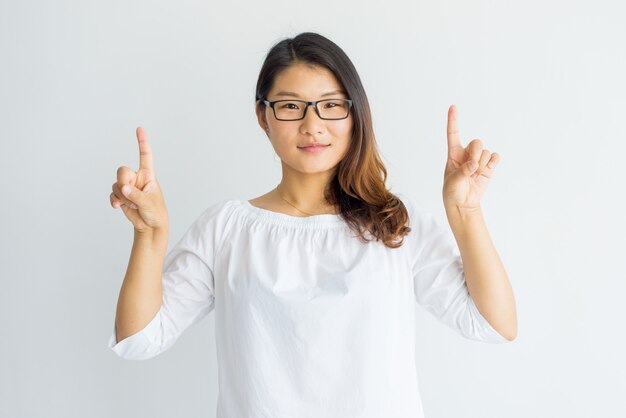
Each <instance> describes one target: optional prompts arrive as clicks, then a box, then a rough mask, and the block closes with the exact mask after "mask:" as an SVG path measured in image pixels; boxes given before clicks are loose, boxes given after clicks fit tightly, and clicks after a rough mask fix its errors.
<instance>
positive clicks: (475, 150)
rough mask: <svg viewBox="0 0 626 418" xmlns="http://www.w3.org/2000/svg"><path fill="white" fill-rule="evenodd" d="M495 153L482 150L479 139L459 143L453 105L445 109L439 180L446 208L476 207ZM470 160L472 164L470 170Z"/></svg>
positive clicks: (483, 190)
mask: <svg viewBox="0 0 626 418" xmlns="http://www.w3.org/2000/svg"><path fill="white" fill-rule="evenodd" d="M499 161H500V156H499V155H498V153H495V152H494V153H493V154H491V153H490V152H489V151H488V150H486V149H483V143H482V141H481V140H480V139H474V140H472V141H471V142H470V143H469V145H468V146H467V147H466V148H463V147H462V146H461V140H460V137H459V128H458V125H457V111H456V106H455V105H452V106H450V108H449V109H448V161H447V163H446V169H445V173H444V180H443V201H444V205H445V206H446V208H458V210H461V211H472V210H476V209H478V208H480V199H481V198H482V196H483V194H484V193H485V190H486V189H487V185H488V184H489V180H490V179H491V177H492V175H493V172H494V169H495V167H496V165H497V164H498V163H499ZM471 163H476V167H474V168H473V169H472V167H470V164H471Z"/></svg>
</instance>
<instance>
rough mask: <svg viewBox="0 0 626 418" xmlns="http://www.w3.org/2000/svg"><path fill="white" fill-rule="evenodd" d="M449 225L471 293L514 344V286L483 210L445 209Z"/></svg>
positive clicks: (494, 323) (489, 319)
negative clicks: (490, 233) (493, 241)
mask: <svg viewBox="0 0 626 418" xmlns="http://www.w3.org/2000/svg"><path fill="white" fill-rule="evenodd" d="M446 215H447V217H448V222H449V223H450V227H451V229H452V232H453V234H454V237H455V239H456V242H457V244H458V247H459V251H460V253H461V258H462V260H463V270H464V272H465V279H466V283H467V287H468V290H469V293H470V295H471V297H472V300H473V301H474V303H475V305H476V307H477V308H478V310H479V311H480V312H481V314H482V315H483V316H484V317H485V319H487V321H489V323H490V324H491V325H492V326H493V328H494V329H495V330H497V331H498V332H499V333H501V334H502V335H503V336H505V337H506V338H507V339H508V340H509V341H512V340H514V339H515V337H516V336H517V314H516V308H515V298H514V296H513V290H512V288H511V283H510V282H509V278H508V276H507V274H506V271H505V270H504V266H503V265H502V262H501V261H500V258H499V256H498V253H497V252H496V249H495V247H494V245H493V243H492V242H491V238H490V236H489V232H488V231H487V226H486V225H485V221H484V219H483V215H482V210H481V209H480V207H478V208H477V209H474V210H470V211H467V210H464V211H462V210H459V209H458V208H457V207H451V206H450V205H446Z"/></svg>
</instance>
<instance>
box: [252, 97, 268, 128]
mask: <svg viewBox="0 0 626 418" xmlns="http://www.w3.org/2000/svg"><path fill="white" fill-rule="evenodd" d="M265 110H267V108H266V109H265ZM265 110H263V111H262V110H261V102H260V101H257V102H256V106H255V112H256V118H257V121H258V122H259V126H260V127H261V129H263V130H264V131H265V132H267V130H268V128H269V125H268V124H267V119H266V118H265Z"/></svg>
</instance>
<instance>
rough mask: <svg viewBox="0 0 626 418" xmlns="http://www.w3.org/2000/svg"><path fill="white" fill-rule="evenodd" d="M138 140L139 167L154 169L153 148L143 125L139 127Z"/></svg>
mask: <svg viewBox="0 0 626 418" xmlns="http://www.w3.org/2000/svg"><path fill="white" fill-rule="evenodd" d="M137 141H138V142H139V168H140V169H141V168H145V169H146V170H150V171H154V169H153V168H154V167H153V165H152V148H151V147H150V143H149V142H148V135H146V131H144V130H143V128H142V127H141V126H139V127H137Z"/></svg>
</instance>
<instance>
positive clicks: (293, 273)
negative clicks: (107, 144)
mask: <svg viewBox="0 0 626 418" xmlns="http://www.w3.org/2000/svg"><path fill="white" fill-rule="evenodd" d="M395 195H396V196H397V197H398V198H400V199H401V200H402V202H403V203H404V204H405V206H406V208H407V210H408V211H409V218H410V221H409V226H410V227H411V228H412V231H411V232H409V234H408V235H407V236H405V237H404V243H403V245H402V246H401V247H399V248H396V249H392V248H389V247H386V246H385V245H384V244H382V242H380V241H371V242H370V243H368V244H364V243H362V242H361V241H360V240H359V239H358V238H356V237H355V236H354V233H353V232H352V230H350V228H349V227H348V225H347V224H346V223H345V221H344V220H343V219H342V218H341V215H338V214H336V215H335V214H325V215H315V216H309V217H297V216H290V215H286V214H283V213H278V212H273V211H269V210H266V209H261V208H258V207H255V206H252V205H251V204H250V202H248V201H247V200H239V199H226V200H222V201H219V202H217V203H215V204H212V205H211V206H209V207H208V208H207V209H206V210H205V211H204V212H203V213H202V214H201V215H200V216H199V217H198V219H197V220H196V221H195V222H194V223H193V224H192V225H191V226H190V228H189V229H188V230H187V232H185V234H184V235H183V237H182V238H181V239H180V240H179V241H178V243H177V244H176V245H175V246H174V247H173V248H172V249H171V250H170V251H169V252H168V253H167V255H166V257H165V261H164V269H163V276H162V280H163V303H162V306H161V308H160V310H159V312H158V313H157V314H156V316H155V317H154V319H152V320H151V322H149V323H148V324H147V325H146V326H145V328H144V329H142V330H141V331H138V332H137V333H135V334H134V335H131V336H129V337H127V338H125V339H123V340H122V341H120V342H117V340H116V333H115V324H114V325H113V334H112V335H111V337H110V339H109V347H110V348H111V349H112V350H113V351H114V352H115V353H116V354H117V355H119V356H120V357H122V358H125V359H132V360H144V359H149V358H152V357H155V356H157V355H158V354H160V353H162V352H163V351H165V350H167V349H168V348H170V347H171V346H172V345H173V344H174V343H175V342H176V340H177V339H178V337H179V336H180V335H181V334H182V333H183V332H184V331H185V329H187V328H188V327H189V326H191V325H193V324H195V323H197V322H198V321H200V320H201V319H203V318H204V317H205V316H206V315H207V314H209V313H210V312H211V311H213V310H215V339H216V347H217V361H218V382H219V396H218V404H217V417H218V418H252V417H254V418H260V417H263V418H265V417H267V418H294V417H299V418H308V417H311V418H312V417H315V418H320V417H325V418H335V417H336V418H347V417H360V418H380V417H386V418H395V417H397V418H408V417H411V418H413V417H417V418H420V417H423V410H422V404H421V398H420V395H419V393H418V384H417V376H416V368H415V305H416V302H417V303H419V304H420V305H421V306H423V307H424V308H425V309H426V310H427V311H428V312H430V313H431V314H433V315H434V316H435V317H436V318H437V319H438V320H440V321H441V322H442V323H444V324H446V325H447V326H449V327H451V328H452V329H454V330H455V331H457V332H458V333H459V334H460V335H462V336H464V337H465V338H469V339H472V340H477V341H482V342H487V343H504V342H508V341H509V340H507V339H506V338H504V337H503V336H502V335H500V334H499V333H498V332H497V331H496V330H495V329H494V328H492V326H491V325H490V324H489V322H487V320H486V319H485V318H484V317H483V316H482V315H481V313H480V312H479V311H478V309H477V307H476V305H475V304H474V302H473V301H472V299H471V297H470V295H469V292H468V289H467V285H466V283H465V278H464V273H463V265H462V260H461V256H460V252H459V250H458V247H457V245H456V241H455V239H454V235H453V234H452V231H451V230H450V229H449V228H448V227H447V226H442V225H441V224H439V223H438V221H436V219H435V218H434V217H433V216H432V215H431V214H430V213H428V212H427V211H425V210H424V209H423V208H422V207H420V206H418V205H417V204H415V203H414V202H412V201H411V200H410V199H409V198H408V197H407V196H405V195H403V194H400V193H395ZM366 236H368V237H370V236H369V235H366Z"/></svg>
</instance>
